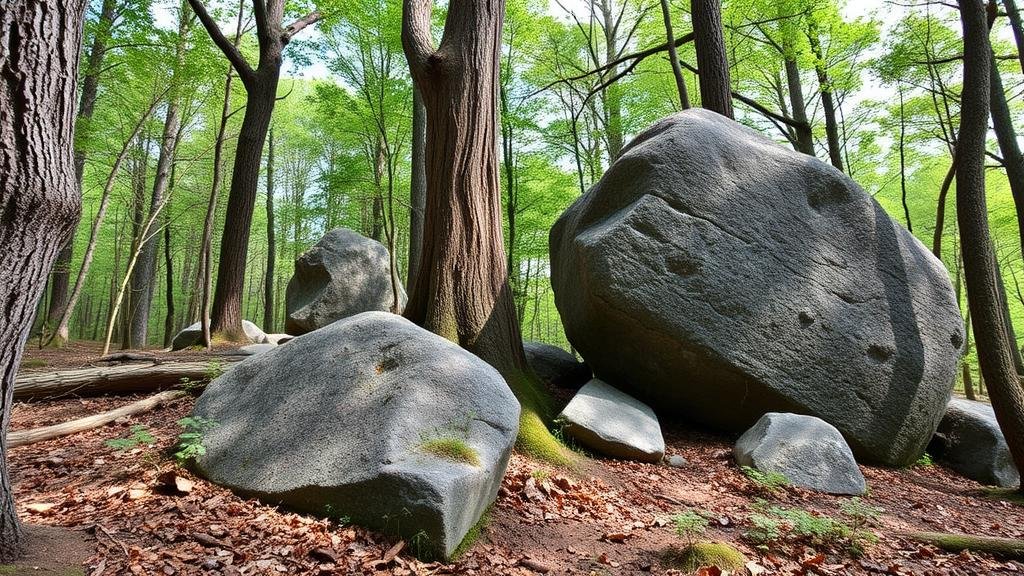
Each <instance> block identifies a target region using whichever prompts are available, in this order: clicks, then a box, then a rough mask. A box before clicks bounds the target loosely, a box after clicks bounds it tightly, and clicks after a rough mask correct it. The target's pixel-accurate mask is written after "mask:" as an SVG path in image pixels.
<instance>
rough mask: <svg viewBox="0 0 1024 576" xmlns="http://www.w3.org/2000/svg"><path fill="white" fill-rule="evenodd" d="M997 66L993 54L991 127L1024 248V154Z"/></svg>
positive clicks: (1019, 236)
mask: <svg viewBox="0 0 1024 576" xmlns="http://www.w3.org/2000/svg"><path fill="white" fill-rule="evenodd" d="M996 65H997V61H996V55H995V53H992V54H991V61H990V63H989V68H990V74H989V75H990V80H991V84H990V87H989V90H990V91H991V94H990V101H991V106H992V127H993V128H994V129H995V133H996V140H998V142H999V151H1000V152H1001V154H1002V157H1003V167H1004V168H1006V179H1007V180H1008V181H1009V183H1010V194H1011V196H1013V205H1014V207H1015V208H1016V211H1017V236H1018V238H1017V239H1018V241H1019V242H1020V246H1021V249H1022V250H1024V156H1022V155H1021V152H1020V145H1019V144H1018V143H1017V131H1016V130H1015V129H1014V127H1013V116H1011V114H1010V106H1009V105H1008V104H1007V102H1006V93H1005V92H1003V79H1002V77H1001V76H1000V74H999V68H998V67H997V66H996Z"/></svg>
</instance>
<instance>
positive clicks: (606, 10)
mask: <svg viewBox="0 0 1024 576" xmlns="http://www.w3.org/2000/svg"><path fill="white" fill-rule="evenodd" d="M616 16H617V14H615V11H614V10H613V9H612V3H611V0H601V19H602V20H603V26H601V29H602V30H603V31H604V57H605V62H614V61H615V60H616V59H617V58H618V57H619V38H618V34H619V24H621V20H620V19H619V18H617V17H616ZM594 64H595V65H596V64H597V62H595V63H594ZM618 71H619V67H618V66H612V67H611V68H609V69H608V70H607V71H606V72H605V76H606V77H608V78H614V77H615V75H616V74H617V73H618ZM602 93H603V98H602V99H601V101H602V103H603V105H604V115H605V140H606V142H607V144H608V163H609V164H611V163H612V162H615V160H616V159H617V158H618V157H619V154H620V153H621V152H622V146H623V141H624V138H623V135H622V89H621V87H620V86H619V83H618V81H615V82H612V83H611V84H609V85H608V86H606V87H605V89H604V90H603V92H602Z"/></svg>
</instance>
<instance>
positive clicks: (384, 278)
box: [285, 228, 406, 336]
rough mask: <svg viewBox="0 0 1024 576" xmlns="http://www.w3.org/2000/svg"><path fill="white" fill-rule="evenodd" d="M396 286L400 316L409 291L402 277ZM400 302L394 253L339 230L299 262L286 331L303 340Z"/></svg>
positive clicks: (288, 297) (288, 301) (287, 303)
mask: <svg viewBox="0 0 1024 576" xmlns="http://www.w3.org/2000/svg"><path fill="white" fill-rule="evenodd" d="M395 284H396V285H397V287H398V311H399V312H400V311H401V309H402V308H404V307H405V302H406V295H405V289H404V288H403V287H402V283H401V282H400V281H398V280H397V278H396V282H395ZM394 301H395V295H394V292H393V289H392V283H391V266H390V256H389V254H388V249H387V248H385V247H384V245H383V244H381V243H380V242H377V241H376V240H372V239H370V238H367V237H365V236H362V235H360V234H357V233H356V232H353V231H352V230H348V229H346V228H337V229H335V230H331V231H330V232H328V233H327V234H325V235H324V237H323V238H321V239H320V241H319V242H317V243H316V244H315V245H313V247H312V248H310V249H309V250H307V251H305V252H304V253H303V254H302V255H301V256H299V257H298V258H297V259H296V260H295V274H294V275H293V276H292V279H291V280H289V281H288V288H287V289H286V290H285V311H286V312H287V318H286V320H285V332H287V333H288V334H292V335H295V336H298V335H300V334H305V333H307V332H312V331H313V330H317V329H319V328H323V327H324V326H326V325H328V324H330V323H331V322H334V321H336V320H340V319H342V318H347V317H349V316H353V315H355V314H359V313H360V312H371V311H375V310H379V311H383V312H390V311H391V309H392V304H393V303H394Z"/></svg>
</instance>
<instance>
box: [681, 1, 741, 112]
mask: <svg viewBox="0 0 1024 576" xmlns="http://www.w3.org/2000/svg"><path fill="white" fill-rule="evenodd" d="M690 16H691V18H692V19H693V34H694V37H693V41H694V48H695V49H696V52H697V70H700V105H701V106H702V107H703V108H707V109H708V110H712V111H714V112H718V113H719V114H721V115H722V116H725V117H727V118H733V117H734V115H733V110H732V81H731V80H730V78H729V58H728V56H727V55H726V51H725V34H724V32H723V31H722V3H721V1H720V0H691V1H690Z"/></svg>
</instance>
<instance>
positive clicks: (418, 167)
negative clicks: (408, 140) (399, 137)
mask: <svg viewBox="0 0 1024 576" xmlns="http://www.w3.org/2000/svg"><path fill="white" fill-rule="evenodd" d="M426 152H427V110H426V109H425V108H424V107H423V98H422V97H421V96H420V91H419V90H417V89H416V88H413V91H412V167H411V171H412V182H411V183H410V187H409V273H408V274H406V277H405V281H406V292H409V293H410V294H411V293H412V291H413V287H414V286H415V285H416V278H417V277H418V276H419V270H420V258H421V257H422V254H423V212H424V211H425V210H426V204H427V170H426Z"/></svg>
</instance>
